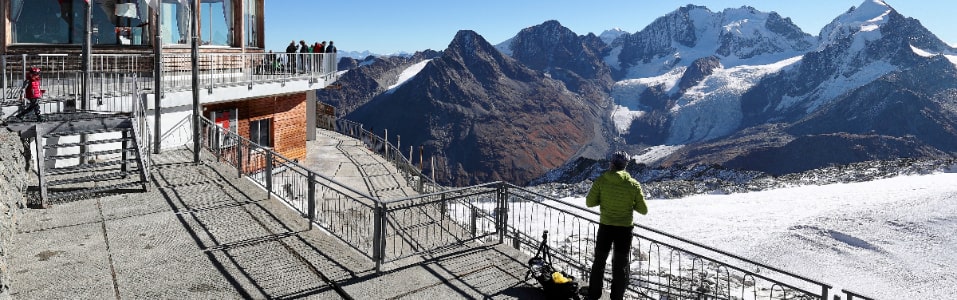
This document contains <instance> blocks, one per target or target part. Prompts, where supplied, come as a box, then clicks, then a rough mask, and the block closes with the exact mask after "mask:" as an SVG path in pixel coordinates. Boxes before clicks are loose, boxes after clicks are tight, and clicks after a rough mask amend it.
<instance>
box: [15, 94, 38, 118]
mask: <svg viewBox="0 0 957 300" xmlns="http://www.w3.org/2000/svg"><path fill="white" fill-rule="evenodd" d="M27 100H29V101H30V104H27V106H26V107H24V108H23V109H22V110H20V111H19V112H17V114H16V115H15V116H16V117H17V118H21V119H22V118H23V116H26V115H27V114H28V113H31V112H32V113H33V114H34V115H36V116H37V118H38V119H39V117H40V99H27Z"/></svg>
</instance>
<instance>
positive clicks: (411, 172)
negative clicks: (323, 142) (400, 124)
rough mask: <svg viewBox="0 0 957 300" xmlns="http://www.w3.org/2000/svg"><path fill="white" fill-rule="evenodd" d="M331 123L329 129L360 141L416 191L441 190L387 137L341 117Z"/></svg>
mask: <svg viewBox="0 0 957 300" xmlns="http://www.w3.org/2000/svg"><path fill="white" fill-rule="evenodd" d="M332 125H334V128H329V129H330V130H333V131H336V132H338V133H341V134H344V135H347V136H349V137H352V138H354V139H357V140H359V141H362V142H363V143H364V144H365V145H366V147H367V148H368V149H369V150H371V151H372V152H374V153H376V154H378V155H380V156H382V157H383V158H385V159H386V160H388V161H389V162H390V163H392V164H393V165H394V166H395V167H396V169H397V170H398V172H399V174H400V175H402V177H403V178H405V180H406V182H408V183H409V185H410V186H411V187H412V188H413V189H414V190H415V191H416V192H418V193H420V194H426V193H433V192H437V191H440V190H442V186H441V185H439V184H436V183H435V181H433V180H432V178H431V177H429V176H426V175H425V174H423V172H422V170H421V169H420V168H416V167H415V164H414V163H413V162H412V157H411V156H410V157H408V158H407V157H405V155H404V154H403V152H402V151H401V149H399V147H400V146H396V145H393V144H392V143H391V142H390V141H389V139H388V138H383V137H380V136H378V135H376V134H375V133H373V132H371V131H369V130H366V129H364V128H363V126H362V124H359V123H356V122H353V121H350V120H346V119H342V118H337V119H335V122H334V123H333V124H332ZM410 152H411V150H410ZM409 155H412V154H411V153H410V154H409Z"/></svg>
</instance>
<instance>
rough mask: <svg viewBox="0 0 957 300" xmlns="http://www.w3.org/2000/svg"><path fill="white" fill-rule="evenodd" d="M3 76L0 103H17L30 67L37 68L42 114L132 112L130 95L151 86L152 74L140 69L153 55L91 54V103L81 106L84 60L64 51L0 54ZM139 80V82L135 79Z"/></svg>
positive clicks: (0, 86)
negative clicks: (78, 111)
mask: <svg viewBox="0 0 957 300" xmlns="http://www.w3.org/2000/svg"><path fill="white" fill-rule="evenodd" d="M0 60H2V62H0V64H2V66H3V75H2V76H3V77H2V84H0V88H2V90H3V99H0V102H2V105H4V106H9V105H18V104H19V98H20V95H21V93H22V91H23V82H24V80H25V79H26V76H27V73H28V72H29V69H30V68H33V67H37V68H40V74H41V83H42V84H41V89H43V90H44V91H45V92H44V94H43V98H41V101H40V103H41V106H40V107H41V111H42V112H43V113H58V112H70V111H74V110H83V109H85V110H88V111H99V112H131V111H132V110H133V107H132V106H131V104H132V103H131V102H130V101H129V100H128V99H129V97H130V96H133V95H136V94H137V92H138V91H139V90H141V89H144V88H151V86H152V81H150V80H148V78H152V74H151V72H150V71H149V70H148V69H143V66H144V64H149V63H150V62H151V61H152V57H149V56H142V55H111V54H98V55H93V56H92V60H91V65H90V79H89V84H88V85H87V86H88V88H89V93H90V98H91V99H90V103H86V106H87V107H85V108H84V107H83V103H81V102H80V99H82V97H83V94H82V92H83V91H82V85H83V71H82V67H81V66H82V64H83V60H82V58H81V57H78V56H68V55H65V54H39V55H26V54H24V55H4V56H2V57H0ZM138 81H139V82H138Z"/></svg>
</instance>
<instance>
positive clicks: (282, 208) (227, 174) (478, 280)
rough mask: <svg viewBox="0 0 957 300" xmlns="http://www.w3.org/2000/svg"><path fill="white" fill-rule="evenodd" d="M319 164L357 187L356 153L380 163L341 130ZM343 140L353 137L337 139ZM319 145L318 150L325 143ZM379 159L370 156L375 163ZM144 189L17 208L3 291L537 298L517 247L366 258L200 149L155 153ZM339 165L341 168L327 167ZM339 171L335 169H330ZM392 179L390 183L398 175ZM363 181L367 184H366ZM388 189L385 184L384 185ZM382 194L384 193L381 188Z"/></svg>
mask: <svg viewBox="0 0 957 300" xmlns="http://www.w3.org/2000/svg"><path fill="white" fill-rule="evenodd" d="M315 143H316V145H311V146H310V147H324V146H322V145H325V146H332V148H335V146H334V145H340V147H339V148H338V149H341V150H342V151H341V152H338V153H328V152H326V151H322V152H325V153H327V154H324V155H323V157H322V161H323V162H322V164H323V165H341V166H342V167H341V168H336V169H333V168H323V169H328V170H332V171H334V172H333V173H335V174H331V176H338V177H336V178H337V179H341V180H343V181H344V182H356V183H361V184H358V185H356V186H355V187H356V188H357V189H362V188H363V186H365V187H367V188H366V189H367V190H366V191H363V192H366V193H373V192H375V191H374V189H376V187H377V186H378V187H382V185H376V184H370V185H366V184H365V183H363V181H362V179H361V178H359V177H355V176H353V175H354V173H350V171H344V170H346V169H352V170H355V169H354V168H355V166H354V165H353V164H354V162H356V161H361V162H363V163H370V164H371V163H379V164H383V163H385V164H387V162H384V161H382V158H379V157H378V156H375V155H370V152H368V150H366V149H365V148H363V147H356V146H357V145H358V143H357V141H356V140H353V139H349V138H347V137H344V136H342V135H339V134H337V133H334V132H327V131H323V132H322V134H320V135H319V139H318V140H317V141H316V142H315ZM342 144H351V145H352V147H344V146H342ZM324 150H328V149H324ZM376 159H378V160H379V161H376ZM152 160H153V170H152V172H151V180H152V185H153V186H154V188H153V189H151V190H150V191H148V192H134V193H123V194H105V195H101V196H98V197H93V198H89V199H85V200H71V201H63V202H54V203H52V204H53V205H52V207H50V208H48V209H43V210H25V211H24V213H23V217H22V219H21V221H20V224H21V225H20V230H19V234H17V235H15V242H14V244H13V245H11V247H10V248H8V249H7V251H9V257H10V258H11V260H10V261H9V263H10V266H11V270H10V271H11V272H10V273H11V274H12V275H11V276H12V282H11V284H10V286H11V287H12V289H11V295H12V296H13V297H15V298H23V299H62V298H80V299H112V298H117V299H141V298H153V299H176V298H179V299H237V298H254V299H265V298H279V299H285V298H309V299H350V298H351V299H430V298H431V299H464V298H495V299H540V298H541V295H540V294H539V290H537V289H536V286H529V285H525V284H522V279H524V275H525V271H526V270H527V267H526V261H527V256H526V255H524V254H522V253H521V252H519V251H517V250H515V249H514V248H512V247H511V246H508V245H505V244H488V245H471V246H469V247H453V248H449V249H445V250H443V251H439V252H433V253H431V254H429V255H424V256H414V257H409V258H405V259H401V260H398V261H395V262H391V263H386V264H384V265H382V268H381V272H380V273H379V274H377V273H376V270H375V269H376V265H375V263H374V262H373V261H370V260H368V259H367V258H365V257H364V256H363V255H361V254H360V253H359V252H358V251H356V250H354V249H353V248H352V247H350V246H349V245H347V244H345V243H343V242H342V241H340V240H338V239H336V238H335V237H333V236H331V235H329V234H328V233H326V232H324V231H323V230H321V229H319V228H318V227H315V226H312V227H311V226H310V225H309V223H308V220H307V219H304V218H303V217H302V216H300V215H299V214H298V213H297V212H296V211H294V210H291V209H289V207H287V206H286V204H285V203H284V202H282V201H279V200H277V199H276V198H275V197H269V196H268V195H267V193H266V191H265V190H264V189H262V188H261V187H259V186H257V185H255V184H253V183H252V182H250V181H248V180H247V179H240V178H237V176H236V172H235V169H231V168H229V167H227V166H225V165H224V164H220V163H216V162H215V161H216V158H215V157H212V156H210V154H209V153H208V152H204V156H203V162H204V163H203V164H200V165H195V164H193V163H192V153H191V152H189V151H188V150H175V151H165V152H164V153H162V154H158V155H153V156H152ZM336 170H339V172H335V171H336ZM340 175H341V176H340ZM400 178H401V177H399V178H396V179H394V180H400ZM370 186H371V187H372V190H369V188H368V187H370ZM392 191H395V190H392ZM379 193H385V191H379Z"/></svg>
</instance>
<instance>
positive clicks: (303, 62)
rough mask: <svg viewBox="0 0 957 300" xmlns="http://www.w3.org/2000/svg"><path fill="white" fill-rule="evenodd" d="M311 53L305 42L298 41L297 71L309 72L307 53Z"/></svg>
mask: <svg viewBox="0 0 957 300" xmlns="http://www.w3.org/2000/svg"><path fill="white" fill-rule="evenodd" d="M310 52H312V49H309V45H308V44H306V40H299V71H302V72H303V73H308V72H309V55H308V54H309V53H310Z"/></svg>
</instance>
